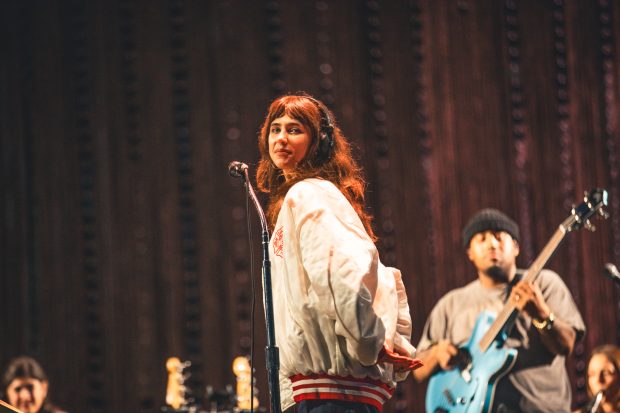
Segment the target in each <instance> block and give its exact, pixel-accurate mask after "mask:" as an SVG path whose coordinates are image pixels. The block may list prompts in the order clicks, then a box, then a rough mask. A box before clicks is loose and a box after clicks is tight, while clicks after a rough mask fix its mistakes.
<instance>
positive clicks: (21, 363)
mask: <svg viewBox="0 0 620 413" xmlns="http://www.w3.org/2000/svg"><path fill="white" fill-rule="evenodd" d="M15 379H36V380H39V381H42V382H49V380H48V379H47V374H45V370H43V367H41V365H40V364H39V362H38V361H36V360H35V359H33V358H32V357H28V356H19V357H16V358H14V359H13V360H11V362H10V363H9V365H8V366H7V367H6V369H5V370H4V374H3V375H2V382H0V396H1V397H2V398H3V399H5V398H6V396H7V394H6V390H7V389H8V387H9V386H10V385H11V383H12V382H13V380H15ZM55 409H56V407H55V406H54V405H53V404H52V403H51V402H50V401H49V393H48V397H46V398H45V400H44V401H43V405H42V407H41V410H40V411H41V412H43V411H54V410H55Z"/></svg>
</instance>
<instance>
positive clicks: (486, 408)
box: [426, 311, 517, 413]
mask: <svg viewBox="0 0 620 413" xmlns="http://www.w3.org/2000/svg"><path fill="white" fill-rule="evenodd" d="M495 317H496V316H495V314H494V313H492V312H487V311H485V312H483V313H481V314H480V316H479V317H478V319H477V320H476V325H475V326H474V330H473V332H472V335H471V337H470V339H469V342H468V343H467V344H466V345H465V346H464V347H461V348H460V349H459V354H460V356H459V358H461V359H463V361H462V362H461V363H459V365H458V366H456V367H455V368H453V369H451V370H440V371H439V372H437V373H435V374H434V375H433V376H432V377H431V379H430V381H429V383H428V389H427V390H426V411H427V413H444V412H450V413H465V412H467V413H487V412H490V411H491V406H492V404H493V398H494V396H495V385H496V384H497V382H498V381H499V379H501V378H502V377H503V376H504V375H506V373H508V372H509V371H510V369H511V368H512V366H513V365H514V363H515V361H516V359H517V351H516V350H515V349H510V348H504V347H503V344H504V341H505V338H506V337H505V334H500V336H499V337H497V339H496V340H494V341H493V342H492V343H491V345H490V346H489V347H488V348H487V349H486V351H483V350H482V349H481V348H480V345H479V343H480V341H481V339H482V338H483V336H484V334H485V333H486V332H487V330H489V328H490V326H491V325H492V324H493V322H494V321H495Z"/></svg>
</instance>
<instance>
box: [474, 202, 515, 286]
mask: <svg viewBox="0 0 620 413" xmlns="http://www.w3.org/2000/svg"><path fill="white" fill-rule="evenodd" d="M462 239H463V247H464V248H465V250H466V252H467V257H468V258H469V260H470V261H471V262H472V263H473V264H474V266H475V267H476V270H477V271H478V277H479V278H480V280H481V281H483V282H486V283H487V284H488V285H494V284H501V283H506V282H510V281H511V280H512V279H513V277H514V275H515V273H516V270H517V264H516V258H517V256H518V255H519V226H518V225H517V223H516V222H515V221H513V220H512V219H511V218H509V217H508V216H507V215H506V214H504V213H503V212H501V211H499V210H497V209H492V208H485V209H482V210H480V211H478V212H477V213H476V214H474V215H473V216H472V217H471V218H470V220H469V221H468V222H467V224H466V225H465V227H464V228H463V232H462Z"/></svg>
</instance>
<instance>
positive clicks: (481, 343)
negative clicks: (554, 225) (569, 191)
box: [426, 189, 607, 413]
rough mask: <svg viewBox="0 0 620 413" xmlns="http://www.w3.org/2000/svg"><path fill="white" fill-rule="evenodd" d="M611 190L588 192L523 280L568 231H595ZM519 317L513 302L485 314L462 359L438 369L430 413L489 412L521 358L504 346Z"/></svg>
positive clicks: (430, 387) (428, 399)
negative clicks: (499, 386) (501, 381)
mask: <svg viewBox="0 0 620 413" xmlns="http://www.w3.org/2000/svg"><path fill="white" fill-rule="evenodd" d="M606 205H607V191H605V190H604V189H595V190H593V191H591V192H590V193H589V194H588V193H586V196H585V197H584V202H583V203H581V204H580V205H579V206H577V207H574V208H573V210H572V211H571V215H570V216H569V217H567V218H566V219H565V220H564V222H562V224H560V226H559V227H558V229H557V230H556V231H555V233H554V234H553V236H552V237H551V239H550V240H549V242H547V245H546V246H545V248H544V249H543V251H542V252H541V253H540V255H539V256H538V257H537V258H536V259H535V260H534V262H533V263H532V265H531V266H530V268H529V269H528V270H527V272H526V273H525V274H524V275H523V278H522V279H523V280H532V281H533V280H534V279H535V278H536V277H537V276H538V274H539V273H540V271H541V270H542V268H543V266H544V265H545V263H546V262H547V260H548V259H549V257H551V255H552V254H553V252H554V251H555V249H556V248H557V246H558V245H559V244H560V242H561V241H562V239H563V238H564V236H565V235H566V233H567V232H570V231H573V230H576V229H579V228H581V227H585V228H587V229H590V230H594V226H593V225H592V224H591V223H590V218H591V217H592V216H593V215H594V214H596V213H598V214H600V215H602V216H604V217H605V218H606V217H607V213H606V212H605V211H604V210H603V206H606ZM517 315H518V310H517V308H516V307H515V306H514V305H512V304H511V303H510V302H509V301H508V302H507V303H506V304H505V305H504V307H503V309H502V310H501V311H500V313H499V314H498V315H497V316H496V315H495V313H492V312H483V313H481V314H480V316H479V317H478V319H477V320H476V325H475V326H474V330H473V332H472V335H471V337H470V339H469V342H468V343H467V344H465V346H463V347H461V348H460V349H459V359H461V360H462V361H461V362H459V363H458V366H457V367H455V368H454V369H452V370H439V371H438V372H436V373H435V374H434V375H433V376H432V377H431V379H430V381H429V384H428V388H427V391H426V411H427V412H428V413H447V412H450V413H457V412H459V413H460V412H463V413H465V412H467V413H474V412H475V413H487V412H490V411H491V409H492V405H493V398H494V396H495V385H496V384H497V382H498V381H499V379H501V378H502V377H503V376H505V375H506V374H507V373H508V372H509V371H510V369H511V368H512V366H513V365H514V364H515V361H516V360H517V351H516V350H515V349H511V348H505V347H504V342H505V341H506V338H507V336H508V334H509V333H510V330H511V329H512V326H513V324H514V321H515V319H516V317H517Z"/></svg>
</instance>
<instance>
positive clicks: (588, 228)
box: [583, 219, 596, 232]
mask: <svg viewBox="0 0 620 413" xmlns="http://www.w3.org/2000/svg"><path fill="white" fill-rule="evenodd" d="M583 226H584V227H585V229H587V230H588V231H592V232H594V231H596V227H595V226H594V225H592V223H591V222H590V220H589V219H586V222H584V223H583Z"/></svg>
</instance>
